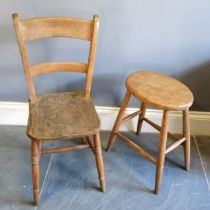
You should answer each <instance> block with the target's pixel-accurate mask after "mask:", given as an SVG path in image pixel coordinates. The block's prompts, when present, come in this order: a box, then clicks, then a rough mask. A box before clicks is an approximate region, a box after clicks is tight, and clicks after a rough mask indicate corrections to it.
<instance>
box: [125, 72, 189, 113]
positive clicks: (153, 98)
mask: <svg viewBox="0 0 210 210" xmlns="http://www.w3.org/2000/svg"><path fill="white" fill-rule="evenodd" d="M125 84H126V87H127V89H128V91H129V92H130V93H131V94H132V95H134V96H135V97H136V98H137V99H139V100H140V101H143V102H144V103H146V104H149V105H152V106H154V107H157V108H161V109H164V110H184V109H187V108H189V107H190V106H191V105H192V103H193V95H192V92H191V91H190V90H189V88H188V87H186V86H185V85H184V84H183V83H181V82H179V81H178V80H176V79H174V78H172V77H169V76H166V75H164V74H161V73H158V72H146V71H138V72H135V73H132V74H130V75H129V76H128V77H127V79H126V82H125Z"/></svg>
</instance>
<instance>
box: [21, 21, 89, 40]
mask: <svg viewBox="0 0 210 210" xmlns="http://www.w3.org/2000/svg"><path fill="white" fill-rule="evenodd" d="M21 30H22V33H23V38H24V41H30V40H34V39H43V38H50V37H66V38H77V39H83V40H91V37H92V33H93V22H92V21H91V20H84V19H78V18H67V17H44V18H32V19H26V20H22V22H21Z"/></svg>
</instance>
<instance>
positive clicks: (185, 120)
mask: <svg viewBox="0 0 210 210" xmlns="http://www.w3.org/2000/svg"><path fill="white" fill-rule="evenodd" d="M183 134H184V137H185V138H186V140H185V142H184V162H185V168H186V170H187V171H189V170H190V122H189V109H187V110H184V111H183Z"/></svg>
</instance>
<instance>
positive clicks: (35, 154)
mask: <svg viewBox="0 0 210 210" xmlns="http://www.w3.org/2000/svg"><path fill="white" fill-rule="evenodd" d="M39 160H40V141H38V140H34V139H32V141H31V165H32V182H33V192H34V205H37V204H38V202H39Z"/></svg>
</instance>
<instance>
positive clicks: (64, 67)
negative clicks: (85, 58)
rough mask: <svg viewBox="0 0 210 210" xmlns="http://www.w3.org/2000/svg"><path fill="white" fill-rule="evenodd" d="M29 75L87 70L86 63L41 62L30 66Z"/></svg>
mask: <svg viewBox="0 0 210 210" xmlns="http://www.w3.org/2000/svg"><path fill="white" fill-rule="evenodd" d="M30 71H31V76H33V77H34V76H38V75H40V74H46V73H52V72H80V73H86V72H87V64H83V63H76V62H71V63H70V62H52V63H42V64H37V65H32V66H30Z"/></svg>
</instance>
